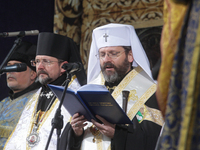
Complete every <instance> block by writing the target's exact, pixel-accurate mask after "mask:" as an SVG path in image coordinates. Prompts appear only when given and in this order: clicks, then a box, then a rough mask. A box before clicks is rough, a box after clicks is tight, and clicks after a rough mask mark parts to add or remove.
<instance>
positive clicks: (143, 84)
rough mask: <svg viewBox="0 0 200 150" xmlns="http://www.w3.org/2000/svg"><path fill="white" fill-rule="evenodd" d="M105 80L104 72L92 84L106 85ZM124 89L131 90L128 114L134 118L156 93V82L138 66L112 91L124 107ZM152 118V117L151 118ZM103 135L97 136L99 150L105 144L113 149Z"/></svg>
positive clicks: (101, 149)
mask: <svg viewBox="0 0 200 150" xmlns="http://www.w3.org/2000/svg"><path fill="white" fill-rule="evenodd" d="M104 83H105V80H104V77H103V75H102V73H101V74H100V75H99V76H98V77H97V79H95V80H94V81H93V82H92V83H91V84H101V85H104ZM122 90H128V91H130V94H129V99H128V107H127V112H128V113H127V115H128V117H129V118H130V119H131V120H132V119H133V118H134V116H135V115H136V114H137V112H138V111H139V110H140V108H141V107H143V106H144V104H145V102H146V101H147V100H148V99H149V98H150V97H151V96H152V95H153V94H154V93H155V91H156V84H155V83H154V82H153V80H152V79H150V77H149V76H148V75H147V74H146V73H145V72H144V71H143V70H142V68H141V67H139V66H138V67H137V68H135V69H133V70H132V71H131V72H129V73H128V74H127V75H126V77H125V78H124V79H123V80H122V81H121V82H120V84H119V85H118V86H117V87H116V88H115V90H114V91H113V93H112V96H113V97H114V99H115V100H116V101H117V102H118V104H119V105H120V106H121V107H122V95H121V94H122ZM150 120H151V119H150ZM103 138H105V137H103V135H102V134H99V135H97V136H96V139H97V141H96V146H97V150H103V144H106V145H109V146H108V148H107V149H108V150H110V149H111V147H110V144H108V141H104V140H103Z"/></svg>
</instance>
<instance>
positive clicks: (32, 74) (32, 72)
mask: <svg viewBox="0 0 200 150" xmlns="http://www.w3.org/2000/svg"><path fill="white" fill-rule="evenodd" d="M36 77H37V73H36V72H35V71H33V70H32V69H31V80H35V79H36Z"/></svg>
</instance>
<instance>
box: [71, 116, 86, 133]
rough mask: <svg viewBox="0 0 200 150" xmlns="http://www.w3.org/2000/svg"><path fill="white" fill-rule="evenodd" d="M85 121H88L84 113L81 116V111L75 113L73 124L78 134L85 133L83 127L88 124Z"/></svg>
mask: <svg viewBox="0 0 200 150" xmlns="http://www.w3.org/2000/svg"><path fill="white" fill-rule="evenodd" d="M85 121H87V119H85V117H84V116H83V115H81V116H80V115H79V113H76V114H74V115H73V117H72V121H71V126H72V129H73V130H74V133H75V134H76V136H81V135H82V134H83V130H84V129H83V128H84V127H85V126H86V125H87V123H85Z"/></svg>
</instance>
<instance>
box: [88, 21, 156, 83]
mask: <svg viewBox="0 0 200 150" xmlns="http://www.w3.org/2000/svg"><path fill="white" fill-rule="evenodd" d="M106 46H131V48H132V53H133V58H134V61H133V63H132V66H134V67H137V66H138V65H139V66H140V67H141V68H142V69H143V70H144V71H145V72H146V73H147V75H148V76H149V77H150V78H151V79H152V80H153V78H152V74H151V70H150V64H149V60H148V58H147V56H146V53H145V51H144V49H143V47H142V45H141V43H140V40H139V38H138V36H137V34H136V32H135V29H134V27H133V26H132V25H125V24H116V23H111V24H107V25H104V26H101V27H97V28H96V29H94V30H93V33H92V43H91V47H90V55H89V61H88V74H87V77H88V78H87V81H88V83H89V82H90V81H92V80H94V79H95V78H96V77H97V76H98V75H99V73H100V71H101V68H100V62H99V60H98V59H97V58H96V57H95V55H97V54H98V51H99V49H100V48H102V47H106Z"/></svg>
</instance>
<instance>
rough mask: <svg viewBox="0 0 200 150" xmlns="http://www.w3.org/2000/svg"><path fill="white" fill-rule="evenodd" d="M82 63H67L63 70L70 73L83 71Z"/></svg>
mask: <svg viewBox="0 0 200 150" xmlns="http://www.w3.org/2000/svg"><path fill="white" fill-rule="evenodd" d="M81 66H82V65H81V63H80V62H75V63H65V64H63V66H62V68H63V69H64V70H66V71H67V72H69V73H74V72H78V71H80V70H81Z"/></svg>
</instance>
